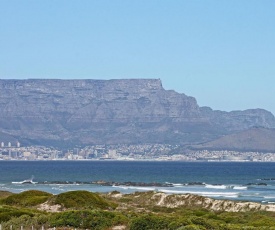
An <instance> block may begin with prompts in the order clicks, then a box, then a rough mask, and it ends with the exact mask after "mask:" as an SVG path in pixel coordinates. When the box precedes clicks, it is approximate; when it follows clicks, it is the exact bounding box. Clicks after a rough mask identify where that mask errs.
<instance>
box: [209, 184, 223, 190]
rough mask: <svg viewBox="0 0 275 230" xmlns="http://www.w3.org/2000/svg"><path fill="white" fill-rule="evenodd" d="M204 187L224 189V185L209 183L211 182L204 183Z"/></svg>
mask: <svg viewBox="0 0 275 230" xmlns="http://www.w3.org/2000/svg"><path fill="white" fill-rule="evenodd" d="M205 188H212V189H226V188H227V187H226V185H211V184H206V185H205Z"/></svg>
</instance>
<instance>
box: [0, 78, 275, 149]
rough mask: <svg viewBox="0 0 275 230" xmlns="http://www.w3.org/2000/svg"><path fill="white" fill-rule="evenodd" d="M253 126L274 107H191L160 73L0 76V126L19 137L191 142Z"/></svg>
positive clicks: (266, 120) (270, 118) (270, 120)
mask: <svg viewBox="0 0 275 230" xmlns="http://www.w3.org/2000/svg"><path fill="white" fill-rule="evenodd" d="M255 126H261V127H265V128H268V129H270V128H275V118H274V115H273V114H272V113H270V112H269V111H266V110H263V109H249V110H244V111H232V112H224V111H218V110H212V109H211V108H209V107H199V105H198V104H197V101H196V99H195V98H194V97H190V96H187V95H185V94H183V93H177V92H176V91H174V90H165V89H164V88H163V86H162V83H161V80H160V79H115V80H91V79H88V80H61V79H27V80H0V132H2V133H5V134H7V135H10V136H13V137H14V138H16V139H18V140H19V141H21V142H23V143H29V144H32V143H35V144H42V143H48V144H54V145H59V144H60V145H66V144H69V143H70V144H71V143H75V144H80V145H88V144H118V143H126V144H127V143H129V144H130V143H172V144H173V143H177V144H181V145H190V144H191V145H193V144H198V143H203V142H208V141H213V140H216V139H218V138H220V137H222V136H224V135H228V134H232V133H234V132H238V131H243V130H246V129H249V128H252V127H255ZM58 143H59V144H58Z"/></svg>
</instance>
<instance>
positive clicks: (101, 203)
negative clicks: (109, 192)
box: [51, 191, 116, 209]
mask: <svg viewBox="0 0 275 230" xmlns="http://www.w3.org/2000/svg"><path fill="white" fill-rule="evenodd" d="M51 203H53V204H59V205H61V206H63V207H65V208H71V209H72V208H73V209H85V208H89V209H95V208H100V209H114V208H116V204H114V203H112V202H108V201H107V200H105V199H104V198H102V197H101V196H99V195H98V194H96V193H92V192H88V191H70V192H65V193H61V194H59V195H57V196H55V197H54V198H53V199H52V201H51Z"/></svg>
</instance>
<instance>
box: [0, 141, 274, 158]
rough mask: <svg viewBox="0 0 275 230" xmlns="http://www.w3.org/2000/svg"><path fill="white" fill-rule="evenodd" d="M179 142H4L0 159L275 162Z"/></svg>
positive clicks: (258, 155) (258, 154)
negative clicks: (186, 147) (185, 148)
mask: <svg viewBox="0 0 275 230" xmlns="http://www.w3.org/2000/svg"><path fill="white" fill-rule="evenodd" d="M179 147H180V146H179V145H169V144H137V145H127V144H120V145H92V146H85V147H76V148H72V149H66V150H59V149H56V148H53V147H45V146H21V144H20V143H19V142H16V143H12V142H8V143H4V142H1V146H0V160H156V161H262V162H275V153H262V152H238V151H226V150H225V151H209V150H201V151H193V152H182V151H181V150H179V149H180V148H179Z"/></svg>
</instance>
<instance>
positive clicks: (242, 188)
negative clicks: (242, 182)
mask: <svg viewBox="0 0 275 230" xmlns="http://www.w3.org/2000/svg"><path fill="white" fill-rule="evenodd" d="M233 189H236V190H247V187H246V186H233Z"/></svg>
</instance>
